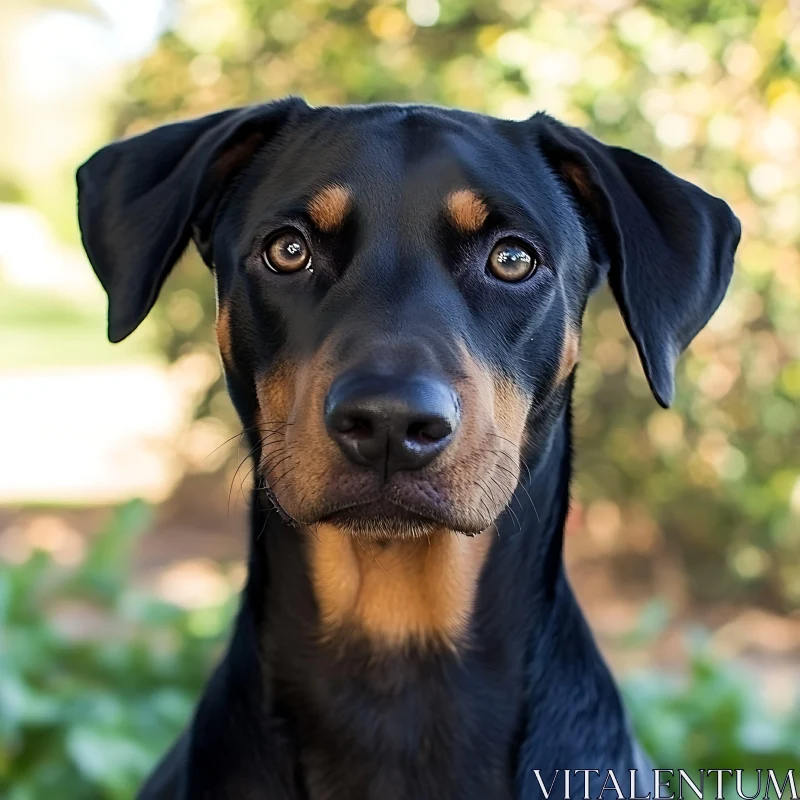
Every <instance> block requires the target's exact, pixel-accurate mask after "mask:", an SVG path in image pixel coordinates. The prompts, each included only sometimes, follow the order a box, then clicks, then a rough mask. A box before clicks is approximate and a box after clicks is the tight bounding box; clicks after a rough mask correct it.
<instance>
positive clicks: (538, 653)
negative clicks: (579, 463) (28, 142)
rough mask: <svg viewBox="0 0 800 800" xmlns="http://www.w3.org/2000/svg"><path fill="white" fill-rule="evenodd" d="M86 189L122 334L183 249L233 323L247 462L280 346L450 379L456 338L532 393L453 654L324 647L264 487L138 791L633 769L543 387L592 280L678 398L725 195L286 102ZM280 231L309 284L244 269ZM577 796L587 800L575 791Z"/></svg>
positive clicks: (560, 423)
mask: <svg viewBox="0 0 800 800" xmlns="http://www.w3.org/2000/svg"><path fill="white" fill-rule="evenodd" d="M576 170H577V172H576ZM576 175H577V177H576ZM334 181H335V182H341V183H345V184H347V185H348V186H349V187H352V191H353V195H354V197H355V200H356V211H355V213H354V214H353V215H351V216H350V217H349V218H348V220H347V222H346V224H345V226H344V228H343V229H342V231H340V232H338V233H337V234H335V235H334V234H322V233H320V232H318V231H316V232H315V231H313V230H311V227H310V226H309V223H308V219H307V218H306V217H305V216H304V212H303V201H304V199H306V198H307V197H308V196H309V194H310V193H311V192H312V191H314V190H316V189H318V188H319V187H321V186H323V185H325V184H328V183H331V182H334ZM78 183H79V213H80V224H81V230H82V234H83V241H84V245H85V247H86V250H87V253H88V254H89V257H90V259H91V262H92V265H93V267H94V269H95V271H96V272H97V274H98V276H99V278H100V280H101V282H102V283H103V286H104V287H105V288H106V290H107V292H108V295H109V336H110V338H111V339H112V340H114V341H118V340H120V339H122V338H124V337H125V336H127V335H128V334H129V333H130V332H131V331H132V330H134V329H135V328H136V326H137V325H138V324H139V323H140V322H141V321H142V319H143V318H144V317H145V315H146V314H147V312H148V311H149V309H150V308H151V307H152V305H153V303H154V302H155V299H156V296H157V294H158V290H159V288H160V286H161V284H162V282H163V280H164V278H165V277H166V275H167V274H168V272H169V270H170V268H171V267H172V266H173V264H174V263H175V261H176V259H177V258H178V257H179V255H180V254H181V252H182V251H183V249H184V248H185V247H186V246H187V244H188V242H189V240H190V239H194V241H195V242H196V243H197V245H198V247H199V249H200V252H201V253H202V255H203V257H204V259H205V260H206V262H207V263H208V265H209V266H210V267H211V268H212V269H213V271H214V273H215V279H216V281H217V287H218V294H219V297H220V302H222V303H226V304H227V305H228V307H229V308H230V309H231V311H232V314H233V316H234V318H235V320H234V322H235V324H238V326H239V329H238V330H239V335H238V337H237V339H236V340H235V341H234V343H233V347H234V353H233V357H234V362H235V370H232V371H229V373H228V376H227V378H228V384H229V388H230V392H231V396H232V399H233V401H234V404H235V406H236V408H237V410H238V412H239V414H240V416H241V417H242V420H243V423H244V425H245V426H246V430H248V431H249V436H250V439H251V445H252V446H253V448H254V454H255V456H254V457H255V458H256V462H255V463H256V464H259V461H258V459H259V456H260V446H259V445H260V440H259V435H258V433H257V431H255V430H254V429H253V428H252V426H253V424H254V420H255V418H256V417H255V414H256V410H257V398H256V396H255V388H254V380H253V376H255V375H262V374H265V373H266V372H268V370H269V367H270V365H271V364H273V363H275V362H276V360H277V359H278V357H279V356H280V355H281V354H282V353H285V352H287V351H288V352H291V353H292V354H293V355H297V354H308V353H313V352H315V351H316V349H317V348H318V347H319V346H320V345H321V343H323V342H324V341H326V339H327V338H328V337H329V336H330V335H331V332H332V331H337V330H339V331H341V330H346V331H349V332H350V333H349V334H348V336H346V337H345V342H346V345H343V346H342V348H341V350H342V351H344V350H348V348H349V349H350V350H353V349H355V350H357V351H360V350H364V348H365V347H366V345H365V342H374V341H375V340H377V339H381V338H386V337H387V331H391V332H392V333H393V334H394V336H395V337H399V339H400V340H401V341H403V340H404V337H406V338H407V340H408V342H409V343H414V346H417V343H418V340H420V339H424V340H425V341H426V342H428V343H431V342H433V343H435V344H433V345H431V347H432V348H433V349H437V348H438V349H437V355H436V357H435V361H436V364H437V366H438V367H440V368H441V369H442V370H444V371H447V370H450V371H452V370H455V369H457V364H455V361H456V360H457V359H456V356H455V349H454V347H453V346H452V344H453V342H455V341H462V342H465V343H467V346H468V349H469V351H470V353H471V354H472V355H473V356H474V357H475V358H476V359H477V360H478V361H480V362H481V363H485V364H491V365H492V367H493V368H494V369H495V370H497V371H499V372H501V373H502V374H504V375H507V376H509V378H510V379H511V380H513V381H514V383H515V385H517V386H518V387H519V388H520V389H521V390H523V391H524V392H525V393H527V394H528V395H530V396H532V397H533V398H534V403H533V406H532V409H531V412H530V414H529V417H528V422H527V425H528V434H529V435H528V441H529V444H528V445H527V447H526V448H525V449H524V451H523V452H522V455H521V458H522V462H523V469H522V471H521V476H522V477H521V478H520V480H519V484H518V486H517V489H516V492H515V494H514V497H513V498H512V500H511V502H510V503H509V504H508V506H507V510H506V511H504V512H503V513H501V514H500V516H499V517H498V519H497V521H496V526H497V530H498V537H497V540H496V541H495V542H494V543H493V545H492V548H491V550H490V553H489V556H488V560H487V562H486V564H485V566H484V569H483V572H482V575H481V579H480V584H479V590H478V596H477V601H476V602H477V605H476V608H475V610H474V613H473V616H472V620H471V625H470V637H469V644H468V645H465V646H464V647H463V648H462V649H461V650H459V652H458V653H457V654H454V653H452V652H451V651H449V650H447V649H437V648H431V647H429V646H424V647H423V646H419V647H417V646H413V645H412V646H409V647H408V648H407V649H406V650H403V651H392V650H385V651H384V650H381V649H379V648H377V649H376V648H375V647H374V646H373V645H372V643H371V642H370V641H369V640H368V639H367V638H366V637H364V636H363V635H360V634H359V633H358V632H357V631H353V632H351V634H350V635H348V636H346V637H343V639H342V641H340V642H338V643H336V644H325V643H323V642H321V641H320V639H319V637H318V635H317V631H318V622H319V613H318V608H317V605H316V601H315V598H314V592H313V587H312V584H311V580H310V578H309V575H308V565H307V563H306V560H305V556H304V551H303V548H302V545H301V540H300V537H299V536H298V531H297V529H296V528H295V526H294V525H293V524H292V523H291V522H289V521H287V519H286V517H285V515H281V514H280V513H277V512H276V510H275V509H274V507H273V505H272V503H271V497H270V496H269V495H267V494H266V493H265V492H263V491H258V490H255V491H254V493H253V502H252V510H251V540H250V558H249V576H248V581H247V585H246V588H245V590H244V593H243V597H242V606H241V611H240V613H239V616H238V619H237V622H236V626H235V630H234V633H233V638H232V641H231V645H230V648H229V650H228V653H227V655H226V656H225V658H224V660H223V662H222V663H221V664H220V666H219V667H218V669H217V671H216V673H215V674H214V676H213V678H212V679H211V681H210V683H209V685H208V687H207V689H206V692H205V694H204V696H203V699H202V701H201V702H200V705H199V707H198V709H197V712H196V715H195V717H194V720H193V721H192V723H191V726H190V727H189V729H188V730H187V731H186V733H185V734H184V735H183V737H182V738H181V739H180V740H179V742H178V743H177V744H176V746H175V747H174V748H173V750H172V751H171V752H170V753H169V754H168V755H167V756H166V758H165V759H164V761H163V762H162V763H161V765H160V766H159V767H158V769H157V770H156V772H155V773H154V775H153V776H152V777H151V779H150V780H149V781H148V783H147V785H146V786H145V787H144V789H143V790H142V793H141V795H140V796H141V797H142V798H147V799H148V800H155V799H156V798H175V799H176V800H200V799H201V798H209V799H211V798H213V799H214V800H223V799H230V800H234V799H235V800H242V799H243V798H259V800H290V799H291V800H301V798H302V799H304V800H305V799H308V800H333V799H334V798H335V799H336V800H340V799H341V800H343V799H344V798H348V799H349V798H352V799H354V800H359V799H360V798H363V799H364V800H367V799H368V798H369V800H434V799H435V800H443V799H444V798H459V799H460V800H485V799H486V798H498V799H501V798H518V799H522V798H525V799H526V800H527V798H534V797H540V796H542V794H541V790H540V789H539V785H538V783H537V781H536V779H535V777H534V774H533V769H539V770H540V771H541V774H542V776H543V777H544V779H545V781H549V776H550V775H552V773H553V771H554V770H557V769H560V770H564V769H598V770H601V771H602V772H603V773H605V771H606V770H610V769H614V770H618V771H619V774H624V772H625V771H626V770H628V769H632V768H643V767H644V766H645V763H646V762H645V761H644V760H643V759H642V756H641V753H640V752H639V751H638V747H637V745H636V743H635V740H634V738H633V737H632V735H631V732H630V730H629V727H628V722H627V719H626V715H625V712H624V709H623V707H622V704H621V701H620V698H619V695H618V692H617V689H616V687H615V685H614V682H613V680H612V678H611V676H610V674H609V671H608V669H607V667H606V666H605V664H604V662H603V660H602V658H601V656H600V655H599V653H598V651H597V648H596V646H595V644H594V642H593V639H592V636H591V634H590V632H589V631H588V629H587V626H586V624H585V622H584V620H583V617H582V615H581V612H580V610H579V609H578V607H577V604H576V602H575V599H574V597H573V594H572V592H571V590H570V587H569V585H568V582H567V579H566V577H565V574H564V569H563V565H562V537H563V529H564V521H565V518H566V514H567V510H568V505H569V482H570V457H571V450H570V440H571V437H570V410H569V402H570V395H571V388H572V378H571V377H570V378H569V379H567V381H566V382H565V383H563V384H560V385H557V384H556V382H555V375H556V372H557V369H558V359H559V354H560V352H561V343H562V340H563V334H564V329H565V325H567V324H569V323H572V324H574V325H575V326H576V327H577V326H578V325H579V324H580V321H581V319H582V316H583V310H584V307H585V304H586V301H587V299H588V297H589V295H590V293H591V291H592V290H593V289H594V287H596V286H597V285H598V283H599V282H601V281H602V280H603V279H608V280H609V282H610V284H611V287H612V289H613V291H614V294H615V296H616V298H617V301H618V303H619V306H620V309H621V312H622V314H623V316H624V318H625V322H626V324H627V326H628V328H629V330H630V332H631V334H632V336H633V338H634V340H635V342H636V344H637V347H638V349H639V352H640V354H641V356H642V361H643V364H644V368H645V372H646V374H647V377H648V380H649V381H650V385H651V386H652V388H653V392H654V394H655V395H656V397H657V399H658V400H659V402H661V403H662V404H665V405H666V404H668V403H669V401H670V399H671V397H672V394H673V368H674V364H675V360H676V358H677V356H678V355H679V353H680V352H681V350H683V348H685V347H686V346H687V345H688V343H689V342H690V340H691V339H692V337H693V336H694V335H695V334H696V333H697V331H699V330H700V328H702V326H703V325H704V324H705V323H706V322H707V320H708V318H709V317H710V316H711V314H712V313H713V312H714V310H715V309H716V307H717V305H718V304H719V302H720V301H721V299H722V296H723V294H724V292H725V289H726V287H727V284H728V282H729V280H730V276H731V271H732V266H733V254H734V251H735V248H736V245H737V242H738V238H739V225H738V222H737V220H736V219H735V217H734V216H733V215H732V213H731V212H730V210H729V209H728V207H727V206H726V205H725V203H723V202H722V201H721V200H718V199H716V198H713V197H710V196H709V195H707V194H706V193H704V192H703V191H701V190H700V189H698V188H696V187H694V186H692V185H690V184H688V183H686V182H685V181H682V180H680V179H679V178H677V177H675V176H673V175H671V174H670V173H668V172H666V171H665V170H664V169H662V168H661V167H659V166H657V165H656V164H654V163H653V162H652V161H650V160H648V159H646V158H643V157H641V156H638V155H636V154H634V153H632V152H630V151H627V150H623V149H620V148H611V147H606V146H604V145H602V144H600V143H599V142H597V141H596V140H594V139H592V138H591V137H589V136H587V135H586V134H584V133H582V132H580V131H577V130H575V129H571V128H568V127H566V126H563V125H561V124H560V123H558V122H556V121H555V120H553V119H551V118H549V117H547V116H545V115H541V114H539V115H536V116H534V117H533V118H531V119H530V120H528V121H526V122H507V121H501V120H496V119H492V118H490V117H485V116H482V115H478V114H471V113H466V112H459V111H451V110H444V109H439V108H431V107H424V106H405V107H404V106H371V107H349V108H317V109H311V108H308V107H307V106H306V105H305V104H304V103H302V102H301V101H298V100H287V101H282V102H279V103H274V104H270V105H266V106H258V107H254V108H248V109H239V110H233V111H225V112H221V113H219V114H215V115H213V116H210V117H205V118H203V119H200V120H194V121H190V122H182V123H178V124H175V125H171V126H167V127H163V128H159V129H157V130H155V131H153V132H151V133H147V134H144V135H143V136H139V137H135V138H133V139H129V140H126V141H121V142H117V143H115V144H112V145H110V146H109V147H107V148H105V149H104V150H102V151H100V152H99V153H98V154H96V155H95V156H94V157H93V158H91V159H90V160H89V161H88V162H87V163H86V164H85V165H84V166H83V167H81V169H80V170H79V173H78ZM462 186H468V187H471V188H474V189H475V190H476V191H478V192H479V193H480V195H481V196H482V197H484V198H486V201H487V205H488V206H489V207H490V209H491V213H490V217H489V220H488V222H487V225H486V226H485V227H486V229H485V231H483V232H481V233H480V234H478V235H475V236H473V237H465V236H461V235H459V234H457V233H454V232H453V231H452V230H451V229H450V228H448V226H447V225H446V224H445V223H443V221H442V219H441V213H440V206H441V199H442V197H443V196H444V194H445V193H446V192H447V191H449V190H451V189H453V188H459V187H462ZM289 223H291V224H293V225H298V226H300V227H301V229H302V230H304V231H305V232H306V233H307V238H308V239H309V242H310V243H311V245H312V248H313V249H314V252H315V256H314V258H315V259H316V261H315V262H314V266H315V270H314V274H313V276H312V277H311V278H309V277H308V276H307V275H304V276H299V275H291V276H276V275H273V274H268V273H267V272H266V270H264V269H263V268H262V267H261V266H260V260H259V257H260V243H261V242H262V241H263V240H264V238H265V237H266V236H267V235H268V234H269V232H270V231H273V230H276V229H278V228H279V227H280V226H281V225H285V224H289ZM500 235H513V236H515V237H517V238H519V239H521V240H523V241H525V242H528V243H529V244H530V245H531V246H532V247H534V248H535V249H536V250H537V252H538V253H539V255H540V257H541V260H542V263H543V266H542V267H541V268H540V269H539V270H538V271H537V272H536V273H535V274H534V275H533V276H532V277H531V278H530V279H529V280H527V281H525V282H523V283H519V284H503V283H501V282H499V281H496V280H493V279H491V277H489V276H488V275H487V273H486V271H485V269H484V265H485V263H486V258H487V255H488V252H489V251H490V250H491V247H492V245H493V242H494V241H496V240H497V237H498V236H500ZM410 346H411V344H409V347H410ZM348 352H349V350H348ZM426 352H427V351H426ZM342 358H344V356H342ZM432 358H433V357H432ZM451 362H452V363H451ZM600 786H601V784H597V783H596V781H595V785H593V796H597V794H598V792H599V789H600ZM572 794H573V796H575V797H582V796H583V784H582V781H581V780H579V779H575V780H574V781H573V790H572ZM553 796H563V791H562V792H559V790H558V789H557V790H556V791H555V792H554V795H553Z"/></svg>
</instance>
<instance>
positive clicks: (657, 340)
mask: <svg viewBox="0 0 800 800" xmlns="http://www.w3.org/2000/svg"><path fill="white" fill-rule="evenodd" d="M78 182H79V208H80V224H81V230H82V233H83V241H84V245H85V247H86V250H87V252H88V254H89V257H90V259H91V262H92V264H93V266H94V269H95V271H96V272H97V274H98V276H99V278H100V280H101V282H102V284H103V286H104V287H105V289H106V291H107V292H108V296H109V337H110V338H111V339H112V340H113V341H119V340H120V339H123V338H124V337H126V336H127V335H128V334H130V333H131V332H132V331H133V330H134V329H135V328H136V327H137V326H138V325H139V323H140V322H141V321H142V319H143V318H144V317H145V315H146V314H147V313H148V311H149V310H150V308H151V307H152V305H153V303H154V302H155V299H156V296H157V295H158V291H159V288H160V286H161V284H162V282H163V281H164V279H165V277H166V276H167V274H168V272H169V271H170V269H171V268H172V266H173V265H174V263H175V261H176V260H177V259H178V257H179V256H180V255H181V253H182V252H183V250H184V249H185V248H186V246H187V245H188V243H189V241H190V240H194V242H195V243H196V245H197V247H198V249H199V251H200V253H201V254H202V256H203V258H204V260H205V261H206V263H207V264H208V265H209V266H210V267H211V268H212V270H213V272H214V275H215V278H216V284H217V294H218V309H219V311H218V319H217V335H218V340H219V345H220V350H221V353H222V359H223V362H224V366H225V372H226V376H227V380H228V385H229V387H230V391H231V395H232V397H233V400H234V403H235V405H236V407H237V410H238V411H239V413H240V415H241V417H242V419H243V422H244V425H245V426H246V428H247V429H248V430H249V431H250V432H251V434H252V436H253V439H254V443H255V444H256V445H257V453H258V463H259V469H260V472H261V477H262V478H263V480H264V482H265V484H266V486H268V487H270V489H271V491H272V492H273V493H274V497H275V499H276V500H277V502H278V504H279V505H280V507H281V508H282V509H283V511H284V512H285V513H286V514H288V515H289V516H290V517H292V518H293V519H295V520H297V521H299V522H301V523H306V524H313V523H316V522H321V521H325V522H327V523H330V524H332V525H334V526H336V527H338V528H341V529H344V530H348V531H355V532H359V533H363V534H369V535H373V536H376V537H380V538H386V537H392V536H403V535H415V534H420V533H425V532H427V531H430V530H431V529H433V528H434V527H439V528H445V529H448V530H452V531H459V532H464V533H475V532H479V531H482V530H484V529H486V528H487V527H489V526H490V525H491V524H492V523H493V521H494V520H495V519H496V517H497V516H498V515H499V514H500V512H501V511H502V510H503V508H504V507H505V506H506V504H507V503H508V501H509V498H510V496H511V494H512V492H513V491H514V489H515V487H516V484H517V481H518V477H519V470H520V465H521V460H522V457H523V456H524V455H525V453H526V450H527V449H528V448H536V447H537V445H538V444H540V443H541V442H542V441H543V439H544V437H545V436H546V434H547V432H548V428H549V426H551V425H552V420H553V419H554V418H555V414H556V412H557V410H558V408H559V407H560V406H561V405H563V402H564V398H565V396H566V394H567V392H568V384H569V378H570V375H571V373H572V370H573V367H574V365H575V363H576V361H577V359H578V352H579V341H580V324H581V319H582V316H583V310H584V307H585V304H586V301H587V298H588V296H589V294H590V293H591V291H592V290H593V288H594V287H595V286H597V285H598V283H599V282H600V281H601V280H603V279H608V281H609V283H610V285H611V288H612V290H613V292H614V295H615V297H616V299H617V302H618V304H619V307H620V310H621V312H622V315H623V317H624V319H625V322H626V324H627V326H628V329H629V331H630V333H631V335H632V337H633V339H634V340H635V342H636V345H637V347H638V350H639V353H640V355H641V359H642V363H643V365H644V369H645V372H646V374H647V378H648V380H649V382H650V385H651V387H652V389H653V392H654V394H655V395H656V398H657V399H658V400H659V402H661V403H662V404H664V405H666V404H668V403H669V402H670V400H671V398H672V394H673V368H674V365H675V361H676V359H677V357H678V355H679V353H680V352H681V351H682V350H683V349H684V348H685V347H686V346H687V345H688V343H689V342H690V340H691V339H692V338H693V337H694V335H695V334H696V333H697V332H698V331H699V330H700V328H702V326H703V325H704V324H705V323H706V321H707V320H708V318H709V317H710V315H711V314H712V313H713V312H714V310H715V309H716V307H717V305H718V304H719V302H720V300H721V299H722V296H723V294H724V292H725V289H726V287H727V285H728V282H729V279H730V276H731V270H732V262H733V253H734V250H735V247H736V244H737V242H738V237H739V225H738V222H737V221H736V219H735V217H734V216H733V215H732V213H731V212H730V210H729V208H728V207H727V205H726V204H725V203H723V202H722V201H720V200H718V199H715V198H713V197H711V196H709V195H708V194H706V193H705V192H703V191H701V190H700V189H698V188H696V187H695V186H693V185H691V184H689V183H686V182H685V181H683V180H681V179H679V178H677V177H675V176H674V175H671V174H670V173H668V172H667V171H665V170H664V169H662V168H661V167H659V166H658V165H656V164H655V163H653V162H652V161H650V160H648V159H646V158H643V157H641V156H638V155H636V154H634V153H632V152H630V151H628V150H624V149H620V148H614V147H606V146H604V145H602V144H600V143H599V142H597V141H596V140H594V139H592V138H591V137H589V136H587V135H586V134H584V133H582V132H580V131H578V130H576V129H574V128H569V127H566V126H564V125H561V124H560V123H558V122H556V121H554V120H553V119H551V118H549V117H547V116H545V115H536V116H534V117H533V118H532V119H530V120H528V121H525V122H509V121H503V120H498V119H493V118H490V117H486V116H482V115H479V114H471V113H465V112H458V111H449V110H444V109H440V108H431V107H424V106H392V105H385V106H371V107H350V108H316V109H312V108H309V107H308V106H306V105H305V104H304V103H302V102H301V101H297V100H287V101H282V102H277V103H274V104H269V105H264V106H258V107H253V108H246V109H239V110H231V111H224V112H221V113H218V114H214V115H211V116H208V117H204V118H202V119H198V120H193V121H189V122H182V123H178V124H175V125H169V126H165V127H161V128H158V129H156V130H154V131H152V132H150V133H147V134H144V135H142V136H137V137H134V138H132V139H128V140H125V141H121V142H117V143H115V144H112V145H111V146H109V147H106V148H105V149H103V150H101V151H100V152H99V153H97V154H96V155H95V156H93V157H92V158H91V159H90V160H89V161H88V162H87V163H86V164H85V165H84V166H83V167H81V169H80V170H79V173H78Z"/></svg>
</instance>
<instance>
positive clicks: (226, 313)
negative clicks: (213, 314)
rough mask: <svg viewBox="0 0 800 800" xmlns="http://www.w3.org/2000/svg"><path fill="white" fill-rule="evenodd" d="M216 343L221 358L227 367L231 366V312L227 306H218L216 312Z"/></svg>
mask: <svg viewBox="0 0 800 800" xmlns="http://www.w3.org/2000/svg"><path fill="white" fill-rule="evenodd" d="M217 344H218V345H219V352H220V354H221V355H222V360H223V362H224V363H225V366H226V367H227V368H228V369H231V368H232V366H233V348H232V343H231V312H230V310H229V309H228V307H227V306H220V307H219V312H218V313H217Z"/></svg>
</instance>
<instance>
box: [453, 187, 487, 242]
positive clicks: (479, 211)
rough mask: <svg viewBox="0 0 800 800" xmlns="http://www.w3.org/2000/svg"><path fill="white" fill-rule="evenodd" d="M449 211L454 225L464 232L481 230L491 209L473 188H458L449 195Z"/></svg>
mask: <svg viewBox="0 0 800 800" xmlns="http://www.w3.org/2000/svg"><path fill="white" fill-rule="evenodd" d="M446 203H447V213H448V215H449V217H450V220H451V221H452V223H453V225H455V226H456V228H457V229H458V230H459V231H461V232H462V233H475V232H476V231H478V230H480V228H481V226H482V225H483V223H484V222H486V218H487V217H488V216H489V209H488V208H487V207H486V203H484V202H483V200H481V198H480V197H478V195H477V194H475V192H473V191H472V190H471V189H458V190H457V191H455V192H451V193H450V194H449V195H448V196H447V201H446Z"/></svg>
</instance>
